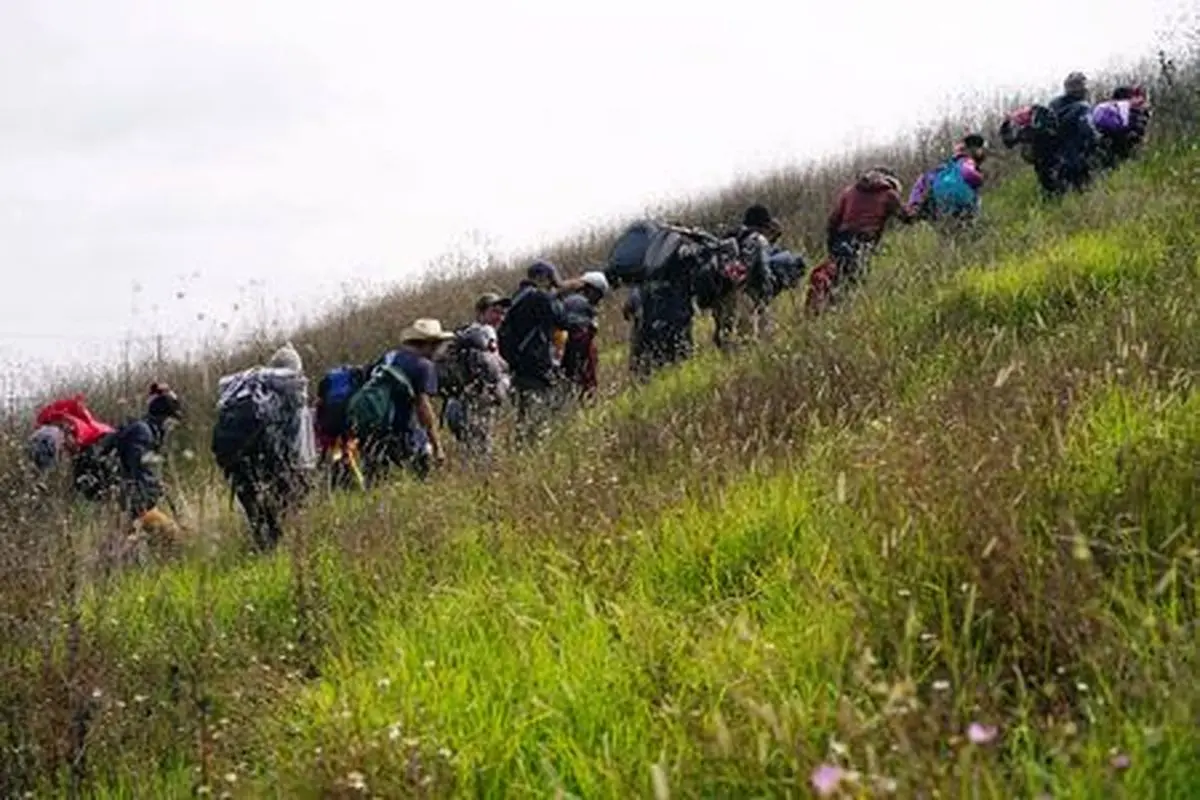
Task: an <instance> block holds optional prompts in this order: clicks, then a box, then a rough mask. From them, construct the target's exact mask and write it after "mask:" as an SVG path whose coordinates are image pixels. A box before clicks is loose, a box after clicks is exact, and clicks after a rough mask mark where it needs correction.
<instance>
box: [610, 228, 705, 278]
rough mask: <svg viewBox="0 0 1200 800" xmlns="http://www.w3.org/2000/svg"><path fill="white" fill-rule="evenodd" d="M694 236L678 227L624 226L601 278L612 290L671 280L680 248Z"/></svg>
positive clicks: (675, 276) (689, 230)
mask: <svg viewBox="0 0 1200 800" xmlns="http://www.w3.org/2000/svg"><path fill="white" fill-rule="evenodd" d="M697 235H698V232H697V231H694V230H692V229H691V228H685V227H683V226H681V225H670V224H665V223H659V222H655V221H653V220H640V221H638V222H635V223H633V224H632V225H630V226H629V227H627V228H626V229H625V230H624V232H622V234H621V235H620V236H619V237H617V241H616V242H614V243H613V246H612V250H610V251H609V254H608V264H607V267H606V268H605V270H604V274H605V277H607V278H608V281H609V283H610V284H612V285H613V286H614V287H616V286H620V285H621V284H623V283H635V284H636V283H644V282H646V281H651V280H672V279H675V278H677V277H678V272H679V270H678V269H675V268H676V267H679V266H682V265H681V263H680V262H681V261H685V260H686V259H681V258H680V257H679V256H680V248H682V247H683V246H684V245H685V244H688V243H689V242H690V241H693V240H694V239H695V238H696V237H697Z"/></svg>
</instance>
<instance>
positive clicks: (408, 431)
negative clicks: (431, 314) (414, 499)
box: [383, 318, 454, 477]
mask: <svg viewBox="0 0 1200 800" xmlns="http://www.w3.org/2000/svg"><path fill="white" fill-rule="evenodd" d="M453 338H454V333H453V332H452V331H447V330H445V329H443V328H442V323H441V322H440V321H438V320H436V319H430V318H421V319H418V320H415V321H413V323H412V324H411V325H409V326H408V327H407V328H405V329H404V330H403V331H402V332H401V334H400V346H399V347H397V348H396V349H395V350H392V351H391V352H389V353H387V354H386V355H385V356H384V357H383V363H384V364H387V365H388V366H391V367H395V368H396V369H398V370H399V371H400V372H401V373H402V374H403V375H404V377H406V378H407V379H408V382H409V384H410V385H411V386H412V394H411V399H410V400H408V399H407V398H398V402H397V406H396V409H395V416H394V417H393V419H394V423H393V429H392V433H393V434H394V436H395V438H394V443H395V445H396V446H398V447H399V451H398V452H393V453H392V459H391V460H393V461H395V460H398V459H399V460H402V461H408V462H409V464H410V465H411V466H412V467H413V468H414V470H415V471H416V473H417V474H418V475H419V476H422V477H424V476H425V475H427V474H428V471H429V462H428V459H429V458H430V457H432V459H433V460H434V461H435V462H437V463H441V462H442V461H444V460H445V457H446V456H445V451H444V450H443V449H442V442H441V438H440V437H439V436H438V429H437V415H436V414H435V413H434V411H433V398H434V397H435V396H436V395H437V393H438V379H437V367H436V366H435V365H434V363H433V359H434V356H435V355H436V354H437V351H438V350H439V349H440V348H441V347H442V345H444V344H445V343H446V342H448V341H450V340H451V339H453ZM405 400H407V402H405Z"/></svg>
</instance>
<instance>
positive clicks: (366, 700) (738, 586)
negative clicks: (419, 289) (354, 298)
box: [0, 67, 1200, 798]
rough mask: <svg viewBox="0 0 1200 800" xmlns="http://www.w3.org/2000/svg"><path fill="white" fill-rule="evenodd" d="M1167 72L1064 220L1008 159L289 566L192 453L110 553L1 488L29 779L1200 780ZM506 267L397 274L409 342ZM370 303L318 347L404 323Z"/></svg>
mask: <svg viewBox="0 0 1200 800" xmlns="http://www.w3.org/2000/svg"><path fill="white" fill-rule="evenodd" d="M1189 69H1191V68H1190V67H1189ZM1185 78H1186V80H1187V82H1186V83H1184V80H1185ZM1175 80H1176V87H1177V88H1176V89H1174V90H1170V88H1169V87H1163V91H1162V92H1160V102H1162V103H1163V105H1164V107H1165V110H1166V113H1164V114H1163V115H1162V117H1161V119H1160V127H1159V132H1160V134H1162V135H1161V136H1160V138H1159V141H1158V143H1157V144H1156V146H1155V147H1154V148H1153V149H1152V150H1150V151H1149V152H1148V153H1147V154H1146V155H1145V157H1144V158H1143V159H1142V160H1141V161H1140V162H1139V163H1137V164H1135V165H1132V166H1130V167H1128V168H1126V169H1124V170H1122V171H1121V172H1119V173H1117V174H1116V175H1114V176H1112V177H1111V178H1110V179H1108V180H1107V181H1106V182H1105V183H1104V184H1103V185H1102V186H1101V187H1100V188H1098V189H1097V190H1096V191H1094V192H1092V193H1090V194H1088V195H1086V196H1083V197H1075V198H1070V199H1068V200H1066V201H1065V202H1064V203H1062V204H1061V205H1059V206H1054V207H1046V206H1043V205H1042V204H1041V203H1039V202H1038V200H1037V194H1036V191H1035V186H1034V183H1033V180H1032V176H1031V175H1029V174H1027V173H1026V172H1024V171H1022V172H1021V173H1020V174H1015V173H1014V172H1012V171H1010V172H1009V177H1008V178H1007V179H1006V180H1004V181H1003V182H1002V185H1000V186H999V187H998V188H996V189H994V190H992V191H990V192H989V193H988V195H987V197H986V200H985V203H986V214H987V219H986V222H985V224H984V225H983V227H982V229H981V230H980V231H979V232H978V233H977V234H976V235H974V236H973V237H972V238H971V239H970V240H959V241H950V240H946V239H942V238H940V237H939V236H938V235H937V234H936V233H934V232H933V231H931V230H929V229H927V228H915V229H910V230H906V231H903V232H900V233H898V234H897V235H896V236H894V237H893V239H892V241H891V244H890V246H889V247H888V249H887V251H886V252H885V253H884V255H883V256H882V257H881V258H880V259H879V260H877V261H876V262H875V264H874V267H873V273H872V276H871V281H870V284H869V287H868V288H867V290H866V291H865V292H863V293H862V294H860V295H859V296H857V297H856V299H855V301H854V302H853V304H852V305H850V306H848V307H846V308H845V309H844V310H843V311H841V312H839V313H836V314H831V315H829V316H828V317H825V318H822V319H821V320H819V321H815V322H814V321H808V320H803V319H802V317H801V316H800V315H799V313H798V308H796V303H793V302H792V300H793V299H789V300H788V301H786V302H785V303H784V308H783V309H782V313H783V317H784V319H783V322H784V324H782V325H781V326H780V334H779V336H778V338H777V339H776V340H775V341H773V342H771V343H769V344H768V345H766V346H764V347H762V348H761V349H759V350H757V351H755V352H752V353H745V354H742V355H741V356H739V357H738V358H736V359H723V358H720V357H718V356H717V355H715V354H713V353H712V352H705V353H703V354H701V355H700V357H698V358H697V359H695V360H694V361H692V362H691V363H689V364H687V365H685V366H684V367H683V368H681V369H678V370H676V371H673V372H670V373H668V374H665V375H663V376H661V377H660V378H658V379H656V380H655V382H654V383H652V384H651V385H650V386H648V387H646V388H644V389H641V390H633V389H626V390H621V391H620V392H619V393H617V390H616V389H614V390H613V393H614V396H612V397H610V398H609V399H608V400H606V401H605V402H604V403H602V404H600V405H599V406H598V407H596V408H594V409H592V410H590V411H588V412H587V413H585V414H583V415H580V416H579V417H577V418H575V419H573V420H572V421H571V422H570V423H569V424H567V425H565V426H564V427H563V428H562V429H560V430H558V431H557V432H556V433H555V435H554V436H555V438H554V439H553V440H552V441H550V442H548V443H547V444H546V445H545V446H544V447H543V448H541V449H539V450H538V451H535V452H531V453H528V454H525V455H521V456H515V455H509V456H507V457H506V461H505V464H504V467H505V468H504V469H503V471H502V472H501V473H500V474H498V475H496V476H494V477H493V478H491V479H490V480H488V481H486V482H482V483H481V482H478V481H476V480H473V479H471V478H470V477H469V476H465V475H459V474H455V473H453V472H451V473H449V474H445V475H441V476H439V477H438V478H437V479H436V484H435V485H434V486H418V485H413V484H409V483H402V484H399V485H396V486H393V487H389V488H387V489H385V490H381V491H379V492H377V493H375V494H373V495H371V496H370V497H367V498H361V497H353V496H340V497H335V498H331V499H329V500H328V502H319V503H314V504H313V505H312V507H311V508H310V509H309V511H308V512H307V513H306V514H305V515H304V517H303V518H302V519H301V520H300V521H299V524H298V526H297V529H296V530H295V532H294V535H292V536H291V538H290V539H289V541H288V542H287V545H286V547H285V548H284V550H283V551H281V552H279V553H278V554H276V555H274V556H272V557H269V558H251V557H248V556H246V555H245V554H244V553H243V552H242V550H241V547H240V543H241V541H242V540H243V539H244V533H243V532H242V530H241V528H240V523H239V521H238V519H237V518H236V516H235V515H232V514H231V513H230V512H229V510H228V508H227V503H226V501H227V499H228V498H227V497H224V496H223V495H221V494H220V493H219V492H218V491H216V490H212V489H211V488H206V487H208V486H210V484H205V483H203V482H198V483H196V484H195V487H196V488H195V489H194V490H193V491H192V492H191V493H190V494H189V501H190V506H191V508H190V509H189V511H190V514H189V517H190V518H191V519H192V520H193V521H194V522H196V523H197V526H196V527H197V530H198V533H197V535H196V538H195V540H194V541H192V542H190V543H189V545H188V552H187V553H185V554H184V555H183V556H182V557H180V558H177V559H173V560H170V561H168V562H167V563H163V564H159V565H155V566H149V567H146V568H143V569H139V570H126V571H123V572H120V573H105V572H104V570H102V569H101V568H100V567H99V566H98V565H97V564H96V562H95V559H94V554H95V553H96V552H97V551H98V550H99V549H101V548H102V546H103V545H104V544H105V542H106V541H107V540H108V539H109V538H111V530H112V526H111V525H110V524H106V522H105V520H103V519H96V518H94V517H89V516H86V515H83V514H80V515H79V516H72V513H75V512H72V511H71V510H70V509H56V508H50V509H47V508H44V507H38V508H34V507H31V506H30V505H29V504H27V503H21V502H17V501H16V500H10V501H9V506H8V507H9V508H10V514H9V516H8V518H7V519H6V520H5V521H4V522H3V523H2V525H3V529H4V534H5V535H4V538H3V543H2V545H0V565H2V566H3V586H4V589H3V591H2V592H0V637H2V638H3V640H4V641H5V643H6V646H5V648H4V649H3V651H2V653H0V740H2V741H0V746H2V747H3V748H4V751H3V752H4V753H5V757H4V758H3V759H2V760H0V790H2V793H3V794H4V795H5V796H10V795H17V796H19V795H21V793H23V792H26V791H32V792H35V793H36V795H37V796H43V795H46V796H52V795H57V794H61V793H66V792H68V791H70V790H72V789H73V790H75V791H76V792H77V793H78V794H80V795H87V796H99V797H183V796H190V795H192V794H193V793H194V792H196V791H203V792H204V793H205V794H209V795H212V796H222V795H226V794H227V795H229V796H231V797H319V796H335V797H340V796H345V797H359V796H377V797H404V796H429V797H441V796H489V797H491V796H527V795H535V796H559V797H588V798H593V797H622V798H623V797H644V796H655V797H659V798H662V797H668V796H674V797H691V796H721V797H730V796H736V797H741V796H806V795H807V794H810V793H811V788H810V779H811V778H812V776H813V773H814V770H817V769H818V768H820V767H821V766H822V765H825V767H827V769H826V770H824V771H822V772H821V774H822V775H827V774H831V773H832V771H833V770H834V769H835V768H836V769H841V770H844V771H845V772H846V773H848V775H849V776H848V777H847V778H846V780H847V781H853V782H854V783H853V787H857V790H858V791H860V792H861V793H862V794H866V795H871V794H887V793H894V794H897V795H898V796H905V797H910V796H922V795H923V796H932V795H933V793H934V792H937V793H939V795H940V796H968V795H970V796H988V797H1014V796H1017V797H1034V796H1039V795H1041V794H1042V793H1047V794H1049V795H1050V796H1054V797H1091V796H1097V795H1112V796H1128V797H1190V796H1196V795H1197V794H1198V793H1200V779H1198V778H1197V776H1200V740H1198V736H1197V733H1196V726H1195V720H1196V719H1197V714H1198V713H1200V689H1198V688H1197V687H1200V680H1198V679H1200V662H1198V660H1197V658H1198V657H1200V641H1198V639H1197V630H1196V623H1195V619H1196V603H1197V600H1198V599H1200V595H1198V593H1197V585H1196V583H1195V578H1196V570H1197V566H1198V563H1197V561H1198V558H1200V549H1198V547H1197V545H1198V538H1197V535H1198V530H1197V520H1196V514H1197V510H1198V509H1200V502H1198V501H1200V498H1198V497H1197V487H1200V481H1198V480H1197V479H1198V478H1200V474H1198V471H1200V399H1198V395H1197V394H1196V389H1195V386H1194V382H1195V379H1196V376H1197V374H1198V369H1200V325H1198V322H1200V320H1198V319H1197V316H1198V314H1200V312H1198V311H1197V309H1200V303H1198V301H1200V280H1198V279H1200V232H1198V231H1197V229H1196V227H1195V220H1196V219H1197V215H1198V214H1200V140H1197V139H1196V138H1195V133H1194V131H1195V126H1194V123H1195V109H1196V108H1197V104H1196V95H1195V91H1196V86H1197V83H1196V82H1195V80H1194V74H1190V73H1189V74H1182V73H1181V74H1180V75H1178V76H1176V78H1175ZM1171 92H1173V93H1171ZM1161 98H1165V100H1162V99H1161ZM893 156H894V157H893V158H891V159H890V160H891V161H893V163H905V164H908V165H909V166H915V164H916V163H917V162H918V161H919V160H920V159H919V157H918V155H917V153H916V152H915V151H900V150H897V151H896V153H894V154H893ZM902 156H903V158H902ZM863 158H864V160H878V158H877V156H876V155H870V156H864V157H863ZM904 159H908V160H907V161H905V160H904ZM846 166H847V165H838V166H836V167H835V168H831V170H832V171H830V172H824V173H821V174H820V175H819V176H817V177H818V178H819V180H817V181H815V182H812V183H808V184H794V185H793V184H790V183H787V182H785V179H783V178H779V179H778V180H777V182H776V183H773V184H770V185H768V186H766V187H758V188H757V189H756V190H755V191H754V192H753V194H754V195H755V196H766V197H768V199H769V200H770V202H772V203H774V204H775V205H776V206H777V207H779V208H787V209H793V208H795V209H796V210H795V211H794V212H792V213H791V214H790V215H789V217H788V220H789V221H791V222H793V230H795V231H803V232H805V233H804V235H807V236H811V235H812V232H813V231H814V230H815V229H816V227H815V226H818V221H817V220H818V218H819V213H820V212H818V211H812V209H814V208H818V205H817V203H816V202H815V200H814V201H812V202H811V203H810V202H808V201H807V200H806V201H804V202H798V201H796V198H809V197H816V196H817V195H819V194H820V193H822V192H825V193H828V192H830V191H832V189H833V187H834V186H835V185H836V183H837V182H838V180H840V179H841V178H842V177H844V172H839V171H838V170H843V169H844V167H846ZM910 172H911V170H910ZM814 186H815V187H816V188H813V187H814ZM769 190H773V191H776V192H778V194H771V193H770V191H769ZM750 194H751V192H749V191H747V192H745V193H734V194H731V195H730V196H729V199H728V201H727V202H728V205H727V206H724V207H721V206H718V205H714V206H711V207H709V208H708V209H707V210H706V211H705V212H704V213H708V214H713V215H715V214H717V213H718V212H720V213H721V215H722V216H724V217H726V218H728V217H730V216H734V215H735V213H734V209H735V208H740V206H741V205H743V204H744V201H745V200H746V199H747V197H748V196H749V195H750ZM786 198H792V199H793V202H792V203H790V202H788V201H787V200H786ZM793 203H794V205H793ZM823 205H824V203H823V202H822V203H821V205H820V208H821V209H822V210H823ZM805 215H808V216H805ZM703 216H704V214H703V213H699V212H698V213H696V214H695V217H699V218H702V217H703ZM802 223H803V224H802ZM600 246H601V242H600V241H599V240H597V242H592V243H587V244H585V245H580V247H579V249H578V251H577V254H578V255H579V258H580V259H582V258H584V257H585V254H590V255H594V254H595V253H596V252H598V251H597V250H596V248H597V247H600ZM589 248H590V249H589ZM563 260H564V261H569V259H566V258H564V259H563ZM569 263H578V261H569ZM501 277H503V278H504V279H505V281H511V275H509V274H506V273H501V272H499V271H497V272H495V273H493V274H490V275H486V276H483V277H478V278H472V279H471V281H464V282H462V283H446V284H442V285H440V286H437V285H435V286H434V287H433V288H430V289H429V290H428V292H427V293H426V294H423V295H419V296H418V295H413V296H409V297H407V298H405V299H403V300H399V299H398V300H395V301H394V302H395V303H396V305H395V307H394V308H393V311H394V312H395V311H396V310H400V311H403V312H404V313H394V314H393V315H392V317H391V321H389V322H388V323H387V325H391V326H392V328H388V329H387V331H391V330H393V329H394V328H396V327H398V326H400V325H402V324H403V323H404V321H405V319H406V318H407V317H408V316H411V315H412V314H411V313H408V311H409V309H411V308H413V306H411V305H405V304H408V303H415V302H417V299H415V298H417V297H419V298H420V302H421V303H423V304H426V305H423V306H421V307H423V308H424V307H433V306H434V303H435V300H437V298H441V301H444V302H445V303H446V307H447V308H448V307H449V305H450V303H451V301H452V300H453V302H454V303H459V304H461V301H462V300H464V299H465V298H468V297H469V296H470V295H471V294H472V293H474V291H475V289H476V288H478V286H477V284H478V285H483V284H484V283H487V282H491V281H499V280H500V278H501ZM389 302H392V301H389ZM797 302H798V301H797ZM789 304H790V307H789ZM382 308H386V306H381V309H382ZM363 313H365V312H363ZM439 313H440V312H439ZM445 315H446V316H450V314H449V313H447V314H445ZM378 319H380V320H382V319H385V317H379V318H378ZM359 323H363V325H364V327H363V328H358V327H355V326H357V325H358V324H359ZM345 326H346V327H345V328H344V330H343V332H342V333H340V334H339V333H337V328H336V326H333V327H326V328H323V329H322V333H321V334H320V335H321V337H323V338H322V339H321V341H322V346H323V347H324V348H325V351H324V354H325V355H326V356H329V357H340V356H337V355H334V354H337V353H340V352H349V351H350V349H351V348H352V347H358V346H361V347H366V346H367V345H365V344H363V343H362V342H360V341H358V337H361V338H363V339H366V338H369V337H378V338H379V340H380V341H382V340H383V339H385V338H386V336H387V335H390V334H388V333H387V332H386V331H385V330H384V323H383V322H378V323H375V324H369V323H367V322H366V319H365V318H356V317H353V316H351V317H348V318H347V321H346V322H345ZM614 327H615V326H613V325H610V326H609V328H610V329H611V328H614ZM361 331H365V332H361ZM339 335H340V336H343V337H344V338H343V339H342V340H340V341H342V342H343V343H344V344H341V345H338V344H336V342H338V341H339V340H338V339H337V338H336V336H339ZM312 338H313V339H314V340H316V339H317V335H316V334H315V333H314V334H313V335H312ZM375 344H378V342H373V343H372V344H371V346H372V347H373V346H375ZM606 345H607V347H608V348H609V349H610V350H614V349H616V348H619V342H615V341H613V340H609V341H608V342H607V343H606ZM338 347H344V348H345V350H344V351H339V350H338V349H337V348H338ZM180 375H181V378H180V380H181V381H182V380H183V379H184V377H185V376H184V373H182V372H181V373H180ZM197 380H199V378H197ZM18 487H19V485H18V484H15V483H12V484H10V488H11V491H12V492H16V491H18ZM22 515H24V516H22Z"/></svg>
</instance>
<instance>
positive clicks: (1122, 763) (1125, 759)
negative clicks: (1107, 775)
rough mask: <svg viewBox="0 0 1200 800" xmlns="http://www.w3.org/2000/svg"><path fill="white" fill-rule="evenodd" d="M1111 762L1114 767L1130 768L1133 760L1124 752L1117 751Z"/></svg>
mask: <svg viewBox="0 0 1200 800" xmlns="http://www.w3.org/2000/svg"><path fill="white" fill-rule="evenodd" d="M1109 763H1110V764H1112V765H1113V769H1129V767H1130V765H1131V764H1132V763H1133V762H1132V760H1131V759H1130V758H1129V756H1127V755H1125V754H1124V753H1116V754H1115V755H1113V757H1112V760H1111V761H1110V762H1109Z"/></svg>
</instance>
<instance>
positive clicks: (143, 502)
mask: <svg viewBox="0 0 1200 800" xmlns="http://www.w3.org/2000/svg"><path fill="white" fill-rule="evenodd" d="M182 415H183V406H182V404H181V403H180V401H179V397H178V396H177V395H176V394H175V393H174V392H173V391H171V389H170V387H167V386H164V385H163V384H158V383H155V384H153V385H151V387H150V397H149V402H148V403H147V404H146V414H145V416H143V417H142V418H141V419H136V420H133V421H132V422H129V423H126V424H125V425H123V426H121V427H120V428H118V429H117V431H116V433H115V435H114V441H113V446H114V448H115V450H116V454H117V461H118V464H119V467H120V475H121V484H120V499H121V507H122V509H123V510H124V511H125V512H126V513H127V514H129V517H130V519H131V520H135V521H136V520H140V519H142V518H143V517H144V516H145V515H146V514H147V513H148V512H150V511H151V510H152V509H154V508H155V507H156V506H157V505H158V504H159V503H160V502H161V501H162V499H163V496H164V489H163V483H162V479H161V478H160V477H159V475H158V473H157V472H156V470H155V466H156V465H157V464H158V463H160V462H161V461H162V456H161V451H162V447H163V443H164V441H165V439H166V435H167V432H168V430H169V429H170V427H171V425H172V424H173V423H174V422H176V421H178V420H179V419H180V418H181V417H182Z"/></svg>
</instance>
